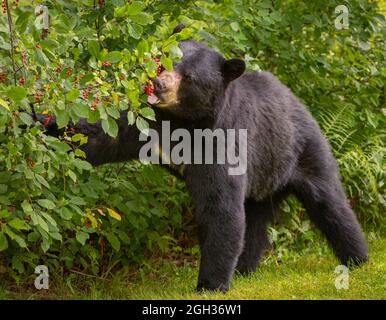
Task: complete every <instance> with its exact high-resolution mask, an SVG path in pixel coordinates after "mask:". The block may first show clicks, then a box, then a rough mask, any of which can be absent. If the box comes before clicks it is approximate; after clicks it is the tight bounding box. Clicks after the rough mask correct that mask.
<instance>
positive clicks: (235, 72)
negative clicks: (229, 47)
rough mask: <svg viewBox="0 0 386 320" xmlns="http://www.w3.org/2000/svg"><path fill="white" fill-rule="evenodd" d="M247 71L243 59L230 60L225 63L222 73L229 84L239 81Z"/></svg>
mask: <svg viewBox="0 0 386 320" xmlns="http://www.w3.org/2000/svg"><path fill="white" fill-rule="evenodd" d="M244 71H245V62H244V61H243V60H241V59H229V60H226V61H225V62H224V65H223V68H222V72H223V76H224V79H225V80H226V81H227V82H230V81H232V80H235V79H237V78H238V77H240V76H241V75H242V74H243V73H244Z"/></svg>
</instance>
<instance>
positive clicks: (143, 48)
mask: <svg viewBox="0 0 386 320" xmlns="http://www.w3.org/2000/svg"><path fill="white" fill-rule="evenodd" d="M137 50H138V57H142V56H143V54H144V53H145V52H147V51H149V44H148V43H147V41H146V40H144V39H142V40H141V41H140V42H139V43H138V45H137Z"/></svg>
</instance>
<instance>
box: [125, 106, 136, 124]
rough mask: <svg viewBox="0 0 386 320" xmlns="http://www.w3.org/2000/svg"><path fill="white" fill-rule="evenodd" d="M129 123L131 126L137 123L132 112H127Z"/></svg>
mask: <svg viewBox="0 0 386 320" xmlns="http://www.w3.org/2000/svg"><path fill="white" fill-rule="evenodd" d="M127 123H128V124H129V126H132V125H133V124H134V123H135V115H134V112H133V111H131V110H130V111H128V112H127Z"/></svg>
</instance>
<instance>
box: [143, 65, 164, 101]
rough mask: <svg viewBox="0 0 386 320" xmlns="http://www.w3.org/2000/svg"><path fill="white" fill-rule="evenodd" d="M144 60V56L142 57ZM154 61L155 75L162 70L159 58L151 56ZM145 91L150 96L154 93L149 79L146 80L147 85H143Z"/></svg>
mask: <svg viewBox="0 0 386 320" xmlns="http://www.w3.org/2000/svg"><path fill="white" fill-rule="evenodd" d="M144 60H145V61H146V58H145V59H144ZM153 60H154V62H155V63H156V64H157V76H159V75H160V74H161V72H162V65H161V59H160V58H153ZM145 93H146V94H147V95H148V96H151V95H152V94H153V93H154V86H153V83H152V82H151V81H148V82H147V85H146V86H145Z"/></svg>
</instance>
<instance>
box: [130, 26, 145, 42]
mask: <svg viewBox="0 0 386 320" xmlns="http://www.w3.org/2000/svg"><path fill="white" fill-rule="evenodd" d="M128 31H129V35H130V37H132V38H134V39H137V40H139V39H140V38H141V35H142V32H143V28H142V27H141V26H140V25H139V24H135V23H132V24H129V25H128Z"/></svg>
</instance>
